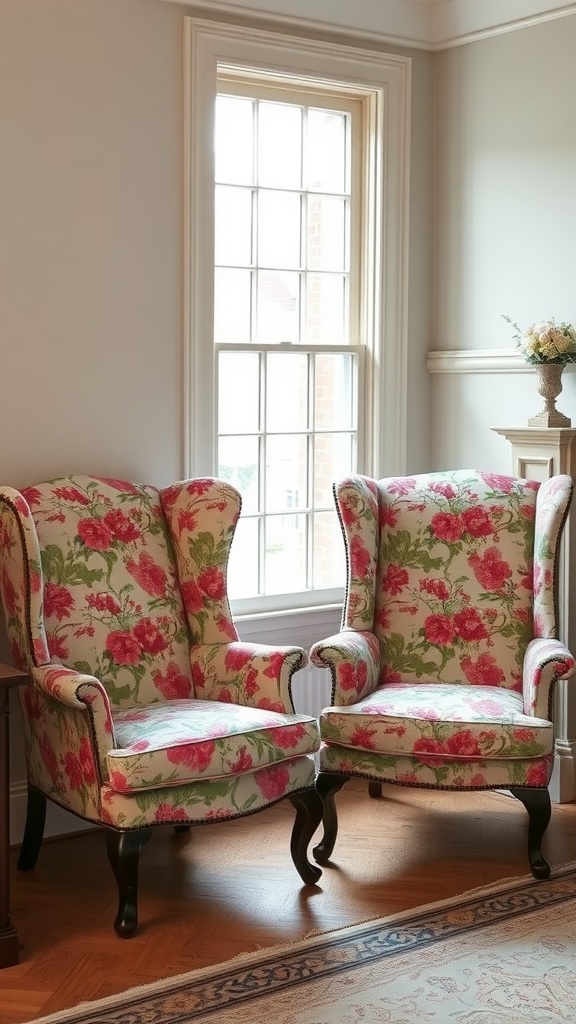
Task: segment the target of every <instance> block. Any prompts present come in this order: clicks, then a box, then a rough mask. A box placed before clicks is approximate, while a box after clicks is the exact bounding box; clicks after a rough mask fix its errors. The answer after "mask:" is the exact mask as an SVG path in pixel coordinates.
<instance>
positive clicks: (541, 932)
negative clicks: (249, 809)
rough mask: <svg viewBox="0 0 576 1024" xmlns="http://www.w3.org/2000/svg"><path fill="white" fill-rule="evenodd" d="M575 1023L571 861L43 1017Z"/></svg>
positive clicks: (141, 1021) (242, 1022) (293, 1023)
mask: <svg viewBox="0 0 576 1024" xmlns="http://www.w3.org/2000/svg"><path fill="white" fill-rule="evenodd" d="M271 1022H272V1024H416V1022H418V1024H422V1022H426V1024H428V1022H429V1024H454V1022H456V1024H496V1022H497V1024H565V1022H568V1024H575V1022H576V864H571V865H567V866H565V867H563V868H561V869H555V871H554V877H553V878H551V879H549V880H548V881H545V882H536V881H534V879H532V878H531V877H529V878H522V879H511V880H508V881H507V882H502V883H500V884H498V885H492V886H488V887H486V888H483V889H476V890H474V891H473V892H468V893H465V894H464V895H463V896H459V897H456V898H455V899H451V900H445V901H443V902H441V903H434V904H429V905H428V906H427V907H419V908H418V909H416V910H412V911H408V912H406V913H403V914H398V915H395V916H394V917H387V918H377V919H374V920H372V921H367V922H365V923H364V924H359V925H353V926H352V927H349V928H342V929H339V930H337V931H333V932H325V933H323V934H321V935H316V936H311V937H309V938H307V939H304V940H303V941H302V942H296V943H293V944H291V945H287V946H282V947H278V946H275V947H273V948H271V949H265V950H259V951H258V952H256V953H252V954H248V955H247V956H240V957H236V958H235V959H234V960H229V961H227V962H226V963H223V964H219V965H217V966H216V967H213V968H210V969H208V970H200V971H194V972H192V973H190V974H181V975H179V976H178V977H175V978H170V979H168V980H166V981H163V982H159V983H158V984H154V985H147V986H145V987H143V988H140V989H130V990H129V991H128V992H124V993H123V994H122V995H119V996H114V997H112V998H109V999H104V1000H99V1001H98V1002H93V1003H84V1004H82V1005H81V1006H77V1007H75V1008H74V1009H72V1010H67V1011H65V1012H63V1013H56V1014H52V1015H51V1016H49V1017H42V1018H37V1020H36V1024H271Z"/></svg>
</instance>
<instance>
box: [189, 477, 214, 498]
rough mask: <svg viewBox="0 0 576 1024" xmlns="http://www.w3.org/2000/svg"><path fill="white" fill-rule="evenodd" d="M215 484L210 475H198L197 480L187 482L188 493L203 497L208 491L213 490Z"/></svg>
mask: <svg viewBox="0 0 576 1024" xmlns="http://www.w3.org/2000/svg"><path fill="white" fill-rule="evenodd" d="M213 486H214V481H213V480H211V479H210V478H209V477H207V478H206V479H202V478H201V477H198V478H197V479H196V480H191V481H190V483H188V484H186V493H187V494H191V495H198V497H202V495H203V494H206V492H207V491H211V490H212V488H213Z"/></svg>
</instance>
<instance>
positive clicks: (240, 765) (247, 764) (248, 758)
mask: <svg viewBox="0 0 576 1024" xmlns="http://www.w3.org/2000/svg"><path fill="white" fill-rule="evenodd" d="M253 766H254V759H253V758H252V755H251V754H249V753H248V751H247V750H246V747H242V749H241V750H239V751H238V753H237V755H236V760H235V761H234V763H233V764H231V765H230V771H231V772H232V774H233V775H242V773H243V772H249V771H250V769H251V768H252V767H253Z"/></svg>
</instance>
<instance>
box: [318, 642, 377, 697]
mask: <svg viewBox="0 0 576 1024" xmlns="http://www.w3.org/2000/svg"><path fill="white" fill-rule="evenodd" d="M310 661H311V662H312V664H313V665H317V666H318V668H326V667H328V668H329V669H330V672H331V674H332V696H331V701H332V704H333V705H335V706H336V707H345V706H347V705H349V704H355V703H356V701H358V700H360V699H361V698H362V697H365V696H366V695H367V694H369V693H373V691H374V690H375V689H376V687H377V686H378V681H379V677H380V644H379V643H378V640H377V639H376V637H375V636H374V634H373V633H368V632H360V631H358V630H355V629H354V630H353V629H351V630H346V629H343V630H342V631H341V632H340V633H336V634H334V636H329V637H328V638H327V639H326V640H320V641H319V642H318V643H316V644H314V646H313V647H312V648H311V650H310Z"/></svg>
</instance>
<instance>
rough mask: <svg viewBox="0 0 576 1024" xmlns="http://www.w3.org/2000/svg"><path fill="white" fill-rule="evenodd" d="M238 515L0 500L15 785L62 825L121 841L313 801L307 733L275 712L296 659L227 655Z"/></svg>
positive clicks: (46, 487)
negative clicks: (19, 764) (85, 823)
mask: <svg viewBox="0 0 576 1024" xmlns="http://www.w3.org/2000/svg"><path fill="white" fill-rule="evenodd" d="M239 513H240V499H239V495H238V493H237V492H236V491H235V490H234V488H232V487H230V486H229V485H228V484H226V483H225V482H223V481H221V480H214V479H201V480H189V481H183V482H181V483H179V484H176V485H174V486H173V487H170V488H167V489H165V490H163V491H162V490H158V489H156V488H154V487H150V486H147V485H137V484H132V483H128V482H125V481H120V480H111V479H103V478H98V477H89V476H75V477H69V478H65V479H62V480H57V481H52V482H49V483H44V484H39V485H36V486H34V487H30V488H27V489H25V490H24V491H22V492H18V491H15V490H14V489H12V488H3V489H0V593H1V596H2V603H3V608H4V613H5V618H6V624H7V630H8V636H9V640H10V644H11V648H12V653H13V657H14V661H15V663H16V664H17V665H18V666H19V667H21V668H24V669H26V670H27V671H28V672H29V675H30V678H31V680H32V684H33V685H31V686H29V687H23V688H21V690H20V697H21V702H22V708H23V712H24V729H25V737H26V752H27V761H28V775H29V781H30V783H31V784H32V785H33V786H35V787H36V788H38V789H40V790H41V791H42V792H43V793H45V794H46V795H47V796H49V797H50V798H52V799H54V800H55V801H56V802H58V803H60V804H62V805H63V806H64V807H67V808H69V809H70V810H72V811H74V812H76V813H78V814H81V815H82V816H84V817H86V818H88V819H90V820H94V821H101V822H102V821H104V822H107V823H113V824H115V825H117V826H119V827H127V828H129V827H136V826H138V825H139V824H143V823H150V822H154V821H156V822H159V821H163V820H172V818H174V820H187V815H188V814H189V813H191V814H192V815H193V820H195V821H198V820H204V818H206V819H210V818H211V817H212V816H214V814H217V815H218V816H228V817H230V816H235V815H237V814H244V813H248V812H251V811H253V810H255V809H258V808H259V807H262V806H265V805H266V803H268V802H271V800H277V799H280V798H281V797H283V796H285V795H287V794H288V793H291V792H294V791H296V790H298V789H302V788H307V787H310V786H312V785H313V782H314V772H315V763H314V756H313V755H314V751H316V750H317V749H318V747H319V735H318V726H317V723H316V721H315V720H314V719H312V718H311V717H309V716H302V715H295V714H294V708H293V704H292V696H291V678H292V675H293V673H294V672H295V671H296V670H297V669H298V668H300V667H301V666H302V665H304V664H305V662H306V654H305V652H304V651H303V650H302V649H301V648H296V647H278V648H276V647H269V646H264V645H253V644H243V643H242V642H241V641H240V640H239V638H238V634H237V631H236V629H235V626H234V624H233V621H232V617H231V614H230V606H229V602H228V595H227V589H226V569H227V563H228V557H229V552H230V546H231V543H232V539H233V535H234V528H235V524H236V521H237V519H238V516H239ZM283 766H286V767H283ZM267 773H268V774H267Z"/></svg>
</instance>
